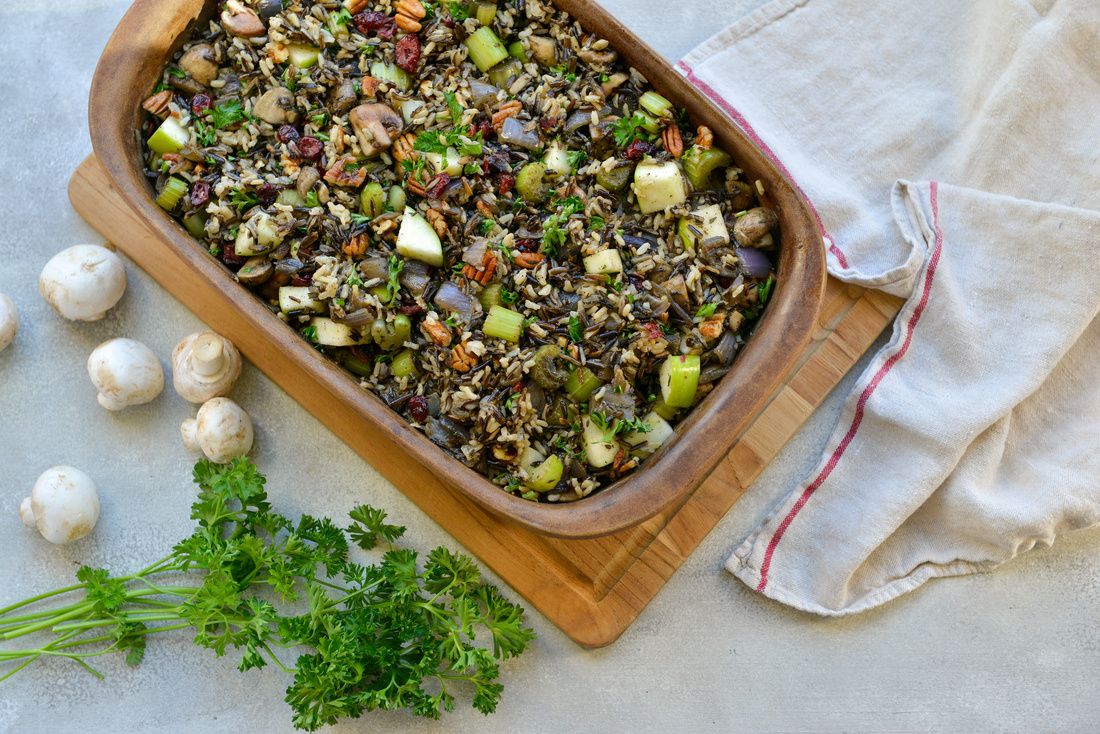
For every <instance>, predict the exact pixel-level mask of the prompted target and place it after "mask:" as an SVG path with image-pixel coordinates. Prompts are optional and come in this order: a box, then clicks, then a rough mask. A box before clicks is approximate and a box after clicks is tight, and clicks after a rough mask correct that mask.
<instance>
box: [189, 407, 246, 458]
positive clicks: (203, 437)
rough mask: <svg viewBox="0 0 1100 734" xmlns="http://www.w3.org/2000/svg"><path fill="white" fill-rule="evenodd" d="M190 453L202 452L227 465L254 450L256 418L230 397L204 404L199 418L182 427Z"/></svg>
mask: <svg viewBox="0 0 1100 734" xmlns="http://www.w3.org/2000/svg"><path fill="white" fill-rule="evenodd" d="M180 432H181V433H182V434H183V444H184V446H186V447H187V449H188V450H189V451H195V450H197V449H198V450H201V451H202V453H203V454H205V455H206V458H208V459H210V460H211V461H213V462H216V463H218V464H224V463H226V462H227V461H230V460H231V459H235V458H237V457H238V456H244V455H245V454H247V453H248V452H249V451H251V450H252V440H253V438H254V435H253V432H252V419H251V418H250V417H249V416H248V413H246V412H244V409H243V408H241V406H239V405H237V404H236V403H234V402H233V401H232V400H230V399H229V398H214V399H213V400H208V401H207V402H205V403H203V405H202V407H201V408H199V413H198V415H197V416H195V418H193V419H191V420H186V421H184V422H183V425H182V426H180Z"/></svg>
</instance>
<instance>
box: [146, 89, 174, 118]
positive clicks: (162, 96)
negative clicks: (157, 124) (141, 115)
mask: <svg viewBox="0 0 1100 734" xmlns="http://www.w3.org/2000/svg"><path fill="white" fill-rule="evenodd" d="M171 101H172V92H171V91H170V90H167V89H165V90H162V91H160V92H157V93H156V94H154V95H153V96H152V97H150V98H149V99H147V100H145V101H144V102H142V103H141V106H142V108H143V109H144V110H145V111H146V112H150V113H152V114H154V115H156V116H157V117H159V118H161V119H164V118H165V117H168V103H169V102H171Z"/></svg>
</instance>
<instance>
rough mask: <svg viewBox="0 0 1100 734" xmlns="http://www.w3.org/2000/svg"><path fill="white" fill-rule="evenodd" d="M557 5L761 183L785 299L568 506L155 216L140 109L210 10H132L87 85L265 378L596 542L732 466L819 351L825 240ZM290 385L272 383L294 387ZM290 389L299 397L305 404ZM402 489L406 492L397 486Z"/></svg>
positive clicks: (126, 173)
mask: <svg viewBox="0 0 1100 734" xmlns="http://www.w3.org/2000/svg"><path fill="white" fill-rule="evenodd" d="M555 4H557V5H558V6H559V7H561V8H562V9H564V10H566V11H568V12H569V13H570V14H572V15H573V16H574V17H575V18H576V19H577V20H579V21H580V23H581V24H582V26H584V27H586V28H589V29H598V32H599V34H600V35H601V36H603V37H606V38H607V39H608V40H609V41H610V42H611V44H612V46H613V47H614V48H615V49H616V50H618V51H619V52H620V54H621V55H622V56H623V57H624V58H625V59H626V61H627V62H628V63H630V64H631V65H632V66H634V67H635V68H637V69H639V70H640V71H641V72H642V73H643V74H644V75H646V77H647V78H648V79H649V80H650V82H651V83H652V84H653V86H654V87H655V88H656V89H657V90H658V91H659V92H660V93H661V94H663V95H665V96H666V97H668V98H669V99H670V100H672V101H673V103H675V104H676V105H678V106H682V107H685V108H686V109H687V110H688V111H689V114H690V115H691V116H692V118H693V119H694V120H695V121H696V122H698V123H702V124H706V125H707V126H709V127H710V128H711V129H712V130H714V132H715V137H716V140H717V144H718V145H720V146H722V147H723V148H724V149H726V150H727V151H729V152H730V154H731V155H732V156H733V157H734V160H735V161H736V164H737V165H738V166H740V167H741V168H742V169H744V170H745V171H746V173H747V175H748V176H749V177H750V179H753V180H755V179H759V180H761V181H762V182H763V185H764V187H765V189H766V191H767V192H768V198H769V201H770V203H771V205H773V206H774V207H775V208H776V209H777V211H778V213H779V217H780V225H779V231H780V260H779V265H778V274H779V278H778V286H777V288H776V291H775V293H774V295H773V296H772V299H771V302H770V304H769V306H768V309H767V312H766V314H765V316H764V318H763V319H762V320H761V323H760V325H759V326H758V328H757V330H756V333H755V335H754V336H753V337H752V339H751V340H750V341H749V344H748V345H747V346H746V348H745V349H744V350H743V351H742V352H741V354H740V355H739V356H738V359H737V362H736V364H735V366H734V369H733V370H732V371H731V372H730V373H729V374H728V375H727V376H726V377H725V378H723V380H722V381H721V383H720V384H719V386H718V387H717V388H716V389H715V390H714V391H712V392H711V394H710V395H708V396H707V398H706V399H705V400H704V401H703V403H702V404H701V405H699V406H698V407H696V408H695V409H694V410H693V411H692V413H691V414H690V416H689V417H688V418H687V419H686V420H685V421H683V422H682V423H681V424H679V425H678V426H677V429H676V437H675V438H674V439H672V440H670V441H669V442H668V443H667V444H666V445H665V446H664V447H663V448H662V449H661V451H660V452H658V454H656V455H655V456H654V457H652V458H651V459H650V460H649V461H647V462H646V464H645V465H644V466H643V467H642V469H641V470H639V471H638V472H636V473H634V474H632V475H630V476H628V477H626V478H625V479H623V480H620V481H619V482H617V483H616V484H614V485H612V486H611V487H609V488H607V489H605V490H603V491H602V492H599V493H597V494H595V495H593V496H591V497H588V498H586V499H584V500H581V501H578V502H574V503H569V504H563V505H547V504H537V503H532V502H528V501H526V500H522V499H520V498H518V497H514V496H512V495H510V494H507V493H505V492H502V491H501V490H500V488H499V487H497V486H495V485H494V484H492V483H491V482H489V481H488V480H487V479H486V478H484V477H483V476H481V475H480V474H478V473H476V472H475V471H474V470H472V469H470V468H468V467H466V466H465V465H463V464H462V463H461V462H458V461H457V460H455V459H453V458H451V457H450V456H448V455H447V454H445V453H444V452H443V451H441V450H440V449H439V448H437V447H436V446H435V445H434V444H432V443H431V442H430V441H429V440H428V439H427V438H426V437H425V436H424V435H423V434H421V433H420V432H419V431H417V430H415V429H413V428H412V427H411V426H409V425H408V424H407V423H406V422H405V421H404V420H403V419H402V418H401V416H399V415H397V414H396V413H394V412H392V411H391V410H390V409H389V408H388V407H386V406H385V405H384V404H383V403H382V402H381V401H380V400H379V399H377V398H376V397H375V396H374V395H373V394H371V393H369V392H367V391H366V390H364V389H362V388H361V387H360V386H359V384H358V382H357V381H356V380H355V379H354V378H353V377H352V376H350V375H349V374H347V373H345V372H344V371H343V370H342V369H341V368H339V367H338V366H336V365H335V364H333V363H331V362H329V361H328V360H327V359H325V358H324V357H323V356H321V355H319V354H318V353H317V352H316V351H315V350H314V349H313V348H312V347H311V346H310V345H309V344H307V343H306V342H305V341H304V340H303V339H301V338H300V337H299V335H298V334H296V333H295V332H294V331H293V330H292V329H291V328H290V327H289V326H287V325H286V324H285V323H283V322H282V321H280V320H279V319H278V318H277V317H276V316H275V315H274V314H272V313H271V312H270V311H269V310H268V309H267V308H266V307H265V305H264V304H263V303H261V302H260V301H259V299H257V298H256V297H255V296H254V295H253V294H252V293H251V292H249V291H247V290H245V289H244V288H243V287H241V286H240V285H239V284H237V283H236V282H235V278H234V276H233V274H232V273H231V272H230V271H229V270H227V269H226V268H224V267H223V266H222V265H221V264H220V263H219V262H217V261H215V260H214V259H213V258H211V257H210V256H209V255H208V254H207V253H206V251H205V249H204V248H203V247H202V246H201V244H200V243H198V242H196V241H195V240H194V239H193V238H192V237H191V235H190V234H188V233H187V232H186V231H185V230H184V229H183V228H182V227H181V226H180V225H179V224H178V223H177V222H176V221H175V220H173V219H172V218H171V217H170V216H168V214H167V213H165V212H164V211H163V210H162V209H161V208H160V207H158V206H156V204H155V203H154V201H153V192H152V190H151V188H150V187H149V185H148V182H147V180H146V179H145V177H144V176H143V174H142V164H141V152H140V147H139V141H138V137H137V131H138V130H139V126H140V116H141V102H142V100H143V99H144V98H145V96H146V95H147V94H148V93H149V91H150V90H151V89H152V88H153V86H154V84H155V83H156V81H157V80H158V79H159V76H160V73H161V69H162V68H163V66H164V64H165V62H166V60H167V59H168V58H169V56H170V55H171V54H172V52H173V51H174V50H175V49H177V48H179V46H180V45H181V44H182V43H183V40H184V37H185V35H186V33H187V31H188V30H189V28H190V27H191V25H192V24H193V23H194V22H195V21H196V19H203V18H207V17H209V15H210V14H211V13H212V12H213V10H214V8H215V3H213V2H210V1H209V0H137V2H135V3H134V4H133V6H132V7H131V8H130V10H129V11H128V12H127V14H126V16H125V17H124V18H123V20H122V22H121V23H120V25H119V27H118V29H117V30H116V31H115V33H114V35H113V36H112V37H111V40H110V41H109V43H108V45H107V47H106V49H105V50H104V53H103V56H102V58H101V59H100V62H99V66H98V67H97V69H96V74H95V78H94V80H93V83H92V91H91V97H90V103H89V108H90V109H89V119H90V125H91V136H92V144H93V147H94V149H95V153H96V157H97V158H98V159H99V162H100V163H101V164H102V166H103V168H104V170H105V171H106V173H107V175H108V176H109V178H110V180H111V184H112V186H113V187H114V189H115V190H116V191H117V192H118V194H119V195H120V196H121V197H122V199H123V200H124V201H125V203H126V204H127V205H128V206H129V207H130V208H132V209H133V211H134V212H135V214H136V215H137V216H138V218H139V219H140V220H141V221H142V223H143V224H144V225H146V226H147V227H148V229H149V230H150V231H151V232H153V234H154V236H155V237H156V238H157V240H158V241H159V242H158V244H160V245H164V246H166V248H167V250H168V251H169V252H170V253H171V256H172V258H173V260H174V263H175V266H176V267H177V268H179V269H180V270H181V272H180V277H181V278H185V279H187V280H192V279H194V280H195V281H196V282H201V283H205V284H208V285H210V286H212V288H210V289H209V290H211V291H212V292H213V294H209V293H207V294H204V297H206V298H213V299H214V300H216V301H217V302H218V308H219V311H220V312H221V313H222V314H224V318H222V319H219V322H220V323H219V324H218V328H220V329H221V330H222V331H223V332H224V333H226V335H227V336H229V337H230V338H231V339H233V340H234V341H235V342H236V343H237V345H238V346H239V347H240V349H241V351H242V352H244V353H245V355H246V356H248V357H249V358H250V359H251V360H252V361H253V362H255V363H256V364H258V365H262V366H263V369H264V370H265V372H267V373H268V374H269V375H271V374H273V371H275V372H277V373H279V374H280V375H282V376H284V379H292V380H294V381H296V382H299V383H301V384H300V385H299V386H298V387H299V388H300V389H304V390H316V391H323V392H324V393H327V394H328V395H329V396H331V397H332V398H334V399H335V400H336V401H338V402H339V403H340V404H341V405H342V406H345V407H346V408H347V409H348V414H349V418H348V419H349V420H351V421H353V422H354V423H355V429H356V430H357V431H358V432H360V434H361V435H363V436H365V437H367V439H368V441H367V446H368V449H367V450H366V451H365V452H364V455H365V456H366V458H367V459H368V460H369V461H370V462H371V463H372V464H374V465H375V466H379V465H380V464H383V463H386V462H387V461H392V456H394V455H404V456H408V457H409V458H411V459H412V460H413V461H414V462H416V463H417V464H418V465H420V466H421V467H423V468H425V469H427V470H428V471H429V472H430V473H431V474H432V475H434V476H435V477H436V478H437V479H438V480H439V481H440V482H442V483H443V484H444V485H445V486H447V487H448V488H449V489H451V490H453V491H455V492H457V493H458V494H460V495H462V496H464V497H466V498H468V499H470V500H472V501H474V502H476V503H478V504H479V505H480V506H481V507H483V508H484V509H486V510H488V511H489V512H491V513H493V514H494V515H496V516H498V517H500V518H503V519H505V520H507V521H508V522H512V523H516V524H519V525H521V526H524V527H526V528H529V529H531V530H533V531H535V532H537V533H541V534H545V535H551V536H556V537H563V538H591V537H598V536H605V535H609V534H612V533H616V532H619V531H623V530H625V529H628V528H631V527H635V526H637V525H639V524H640V523H642V522H644V521H646V520H647V519H649V518H651V517H653V516H654V515H657V514H658V513H661V512H663V511H666V510H669V509H670V508H675V507H677V506H679V505H680V504H682V503H683V502H684V500H685V499H686V498H687V497H688V496H689V494H690V493H691V492H692V491H693V490H694V489H695V488H696V487H698V486H699V484H700V483H701V482H702V481H703V479H704V478H705V477H706V476H707V475H708V474H709V473H710V472H711V471H712V470H713V469H714V467H715V466H716V464H717V463H718V462H719V461H720V460H721V459H722V458H723V457H724V456H726V455H727V454H728V452H729V451H730V449H731V447H732V446H733V444H734V442H735V440H736V438H737V436H739V435H740V434H741V433H742V431H743V430H744V428H745V427H746V425H747V424H748V422H749V420H750V419H751V418H752V417H753V416H755V415H757V414H758V413H759V412H760V410H761V408H762V407H763V406H764V405H765V404H766V403H767V401H768V400H769V398H770V397H771V396H772V395H773V393H774V392H775V391H776V389H777V388H778V387H779V386H780V385H781V384H782V382H783V380H784V379H785V378H786V377H787V376H788V375H789V373H790V372H791V370H792V368H793V367H794V365H795V363H796V362H797V360H798V359H799V355H800V354H802V352H803V350H804V347H805V346H806V344H807V343H808V342H809V340H810V338H811V335H812V333H813V331H814V327H815V323H816V320H817V316H818V312H819V309H820V306H821V303H822V299H823V296H824V289H825V256H824V247H823V243H822V239H821V234H820V231H819V230H818V228H817V226H816V224H815V222H814V220H813V218H812V216H811V215H810V212H809V209H808V206H807V204H806V202H804V201H803V200H802V199H801V197H800V196H799V194H798V193H797V191H796V190H795V188H794V186H793V185H792V184H791V182H790V181H788V180H787V179H786V178H785V177H784V175H783V174H782V173H781V172H780V171H778V170H777V169H776V168H775V166H774V165H773V164H772V163H771V162H770V161H769V160H768V159H767V157H766V156H765V155H764V154H763V153H762V152H761V151H760V150H759V149H757V148H756V147H755V145H754V144H753V143H752V142H751V141H750V140H749V139H748V138H747V137H746V136H744V135H743V134H742V133H741V132H740V130H739V129H738V128H737V127H736V126H735V125H734V124H733V123H732V121H730V120H729V119H728V118H727V117H725V116H724V115H723V114H722V112H721V111H719V110H718V109H717V108H716V107H714V106H713V105H712V104H711V103H710V101H709V100H707V99H706V98H705V97H704V96H703V95H702V94H700V93H699V92H698V91H697V90H696V89H695V88H694V87H692V86H691V85H689V84H688V83H687V82H686V81H685V80H684V79H683V78H682V77H681V76H680V75H679V74H677V73H676V72H675V71H674V70H673V69H672V67H671V66H669V65H668V63H667V62H665V61H664V59H662V58H661V57H660V56H659V55H658V54H657V53H656V52H655V51H653V50H652V49H651V48H650V47H649V46H647V45H646V44H645V43H643V42H642V41H641V40H640V39H638V38H637V37H636V36H634V34H632V33H631V32H630V31H629V30H628V29H626V28H625V27H624V26H623V25H622V24H621V23H619V22H618V21H617V20H615V19H614V18H613V17H611V16H610V15H609V14H608V13H607V12H606V11H604V10H603V9H602V8H600V7H599V6H598V5H596V4H595V3H592V2H588V1H587V0H555ZM204 290H206V289H204ZM184 300H185V302H188V301H187V300H186V299H184ZM189 305H190V303H189ZM200 313H201V312H200ZM284 379H277V381H278V382H279V383H280V384H282V385H283V386H284V387H286V384H285V382H284ZM287 389H288V391H290V392H292V394H295V393H297V392H298V391H299V390H298V389H295V390H291V389H290V388H287ZM319 417H321V416H319ZM326 422H328V421H326ZM395 452H398V453H397V454H395ZM395 483H396V484H398V486H399V487H401V488H402V489H403V490H405V487H403V486H402V484H401V483H400V482H395ZM406 491H407V490H406Z"/></svg>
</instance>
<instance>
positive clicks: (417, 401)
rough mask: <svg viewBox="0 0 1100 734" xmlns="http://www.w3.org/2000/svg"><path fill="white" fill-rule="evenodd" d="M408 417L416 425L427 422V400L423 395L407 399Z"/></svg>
mask: <svg viewBox="0 0 1100 734" xmlns="http://www.w3.org/2000/svg"><path fill="white" fill-rule="evenodd" d="M409 417H410V418H412V419H413V420H414V421H416V422H417V423H423V422H424V421H426V420H428V399H427V398H426V397H424V396H423V395H413V396H412V397H411V398H409Z"/></svg>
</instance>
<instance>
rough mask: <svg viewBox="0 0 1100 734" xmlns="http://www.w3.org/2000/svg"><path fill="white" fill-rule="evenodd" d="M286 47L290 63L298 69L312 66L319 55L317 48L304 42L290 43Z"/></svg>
mask: <svg viewBox="0 0 1100 734" xmlns="http://www.w3.org/2000/svg"><path fill="white" fill-rule="evenodd" d="M287 48H288V50H289V52H290V56H289V58H290V63H291V64H293V65H294V66H296V67H297V68H299V69H308V68H309V67H311V66H313V65H314V64H316V63H317V58H318V56H320V55H321V52H320V51H319V50H318V49H317V48H315V47H313V46H307V45H306V44H304V43H292V44H290V46H288V47H287Z"/></svg>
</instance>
